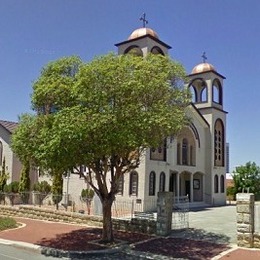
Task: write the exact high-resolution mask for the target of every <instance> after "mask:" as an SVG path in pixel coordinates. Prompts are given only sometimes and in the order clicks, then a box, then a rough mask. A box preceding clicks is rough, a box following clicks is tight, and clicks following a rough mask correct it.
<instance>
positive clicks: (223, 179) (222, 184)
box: [220, 175, 225, 193]
mask: <svg viewBox="0 0 260 260" xmlns="http://www.w3.org/2000/svg"><path fill="white" fill-rule="evenodd" d="M220 192H221V193H224V192H225V178H224V175H221V176H220Z"/></svg>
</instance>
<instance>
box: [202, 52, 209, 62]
mask: <svg viewBox="0 0 260 260" xmlns="http://www.w3.org/2000/svg"><path fill="white" fill-rule="evenodd" d="M201 57H202V59H203V63H205V62H206V60H207V59H208V58H207V56H206V52H205V51H204V52H203V54H202V56H201Z"/></svg>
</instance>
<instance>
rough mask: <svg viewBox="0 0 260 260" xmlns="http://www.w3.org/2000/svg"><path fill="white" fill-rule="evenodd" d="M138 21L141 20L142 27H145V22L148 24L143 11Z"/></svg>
mask: <svg viewBox="0 0 260 260" xmlns="http://www.w3.org/2000/svg"><path fill="white" fill-rule="evenodd" d="M140 21H143V27H144V28H145V26H146V24H148V20H146V19H145V13H143V15H142V16H141V17H140Z"/></svg>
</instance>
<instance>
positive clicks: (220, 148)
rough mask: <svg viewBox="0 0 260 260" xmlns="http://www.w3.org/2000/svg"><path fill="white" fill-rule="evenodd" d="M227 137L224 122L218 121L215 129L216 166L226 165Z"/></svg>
mask: <svg viewBox="0 0 260 260" xmlns="http://www.w3.org/2000/svg"><path fill="white" fill-rule="evenodd" d="M224 142H225V137H224V125H223V122H222V121H221V120H220V119H218V120H216V123H215V129H214V159H215V160H214V164H215V166H224V165H225V146H224V145H225V143H224Z"/></svg>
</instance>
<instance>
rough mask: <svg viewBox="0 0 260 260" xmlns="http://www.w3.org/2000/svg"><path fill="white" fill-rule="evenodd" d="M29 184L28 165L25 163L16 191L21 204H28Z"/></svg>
mask: <svg viewBox="0 0 260 260" xmlns="http://www.w3.org/2000/svg"><path fill="white" fill-rule="evenodd" d="M30 184H31V181H30V163H29V162H28V161H26V162H24V163H23V167H22V172H21V177H20V182H19V190H18V191H19V193H20V196H21V199H22V201H23V203H28V201H29V197H30V193H29V192H30Z"/></svg>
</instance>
